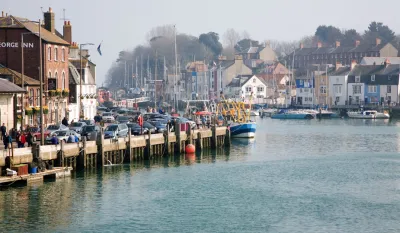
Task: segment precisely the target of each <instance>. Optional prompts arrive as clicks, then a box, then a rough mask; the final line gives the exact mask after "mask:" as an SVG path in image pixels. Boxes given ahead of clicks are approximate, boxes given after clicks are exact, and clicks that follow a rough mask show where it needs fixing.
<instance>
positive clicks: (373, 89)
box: [368, 85, 378, 93]
mask: <svg viewBox="0 0 400 233" xmlns="http://www.w3.org/2000/svg"><path fill="white" fill-rule="evenodd" d="M377 91H378V87H377V86H376V85H368V93H376V92H377Z"/></svg>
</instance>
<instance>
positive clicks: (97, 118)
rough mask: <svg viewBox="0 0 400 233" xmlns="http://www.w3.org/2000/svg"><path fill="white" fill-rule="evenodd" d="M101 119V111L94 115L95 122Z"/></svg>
mask: <svg viewBox="0 0 400 233" xmlns="http://www.w3.org/2000/svg"><path fill="white" fill-rule="evenodd" d="M100 121H101V116H100V113H97V115H96V116H95V117H94V122H95V123H100Z"/></svg>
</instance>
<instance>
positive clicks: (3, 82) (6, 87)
mask: <svg viewBox="0 0 400 233" xmlns="http://www.w3.org/2000/svg"><path fill="white" fill-rule="evenodd" d="M22 93H26V91H25V90H24V89H22V88H21V87H19V86H17V85H15V84H14V83H12V82H10V81H8V80H7V79H4V78H0V123H1V124H3V123H4V124H5V126H6V127H7V129H11V128H14V127H15V125H16V124H15V123H14V121H15V120H16V114H15V112H14V109H15V108H14V99H15V97H16V95H18V94H22Z"/></svg>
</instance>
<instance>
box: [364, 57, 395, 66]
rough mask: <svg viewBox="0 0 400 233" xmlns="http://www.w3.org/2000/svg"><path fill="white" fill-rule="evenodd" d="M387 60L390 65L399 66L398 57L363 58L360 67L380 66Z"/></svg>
mask: <svg viewBox="0 0 400 233" xmlns="http://www.w3.org/2000/svg"><path fill="white" fill-rule="evenodd" d="M386 59H388V60H389V61H390V64H400V57H363V59H362V60H361V62H360V65H373V64H374V63H375V65H381V64H382V63H384V62H385V61H386Z"/></svg>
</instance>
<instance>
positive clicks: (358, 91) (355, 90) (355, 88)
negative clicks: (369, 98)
mask: <svg viewBox="0 0 400 233" xmlns="http://www.w3.org/2000/svg"><path fill="white" fill-rule="evenodd" d="M356 94H361V85H354V86H353V95H356Z"/></svg>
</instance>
